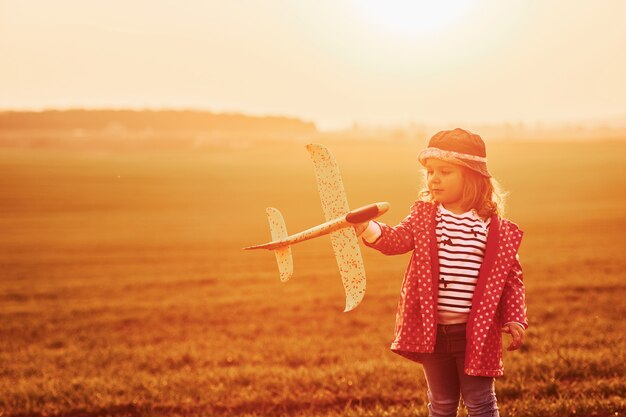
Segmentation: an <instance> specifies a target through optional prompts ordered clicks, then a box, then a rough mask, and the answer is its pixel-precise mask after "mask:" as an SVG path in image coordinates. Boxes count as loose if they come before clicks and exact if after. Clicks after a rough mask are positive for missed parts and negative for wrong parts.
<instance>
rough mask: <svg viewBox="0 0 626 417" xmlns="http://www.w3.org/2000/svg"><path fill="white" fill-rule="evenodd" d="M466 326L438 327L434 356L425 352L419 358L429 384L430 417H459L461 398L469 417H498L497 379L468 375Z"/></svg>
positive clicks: (462, 324) (450, 325) (463, 324)
mask: <svg viewBox="0 0 626 417" xmlns="http://www.w3.org/2000/svg"><path fill="white" fill-rule="evenodd" d="M465 328H466V324H465V323H461V324H449V325H441V324H440V325H438V326H437V341H436V343H435V351H434V352H433V353H422V354H420V359H421V361H422V366H423V368H424V375H425V376H426V382H427V383H428V412H429V414H428V415H429V416H430V417H456V415H457V411H458V407H459V398H460V397H462V398H463V403H464V404H465V407H467V412H468V414H469V416H470V417H499V415H500V414H499V413H498V404H497V400H496V393H495V390H494V378H492V377H484V376H472V375H466V374H465V372H464V364H465V343H466V338H465Z"/></svg>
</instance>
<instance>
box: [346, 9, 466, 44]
mask: <svg viewBox="0 0 626 417" xmlns="http://www.w3.org/2000/svg"><path fill="white" fill-rule="evenodd" d="M353 4H354V6H355V8H356V9H357V10H358V11H359V12H361V13H362V14H363V15H364V17H365V18H366V19H367V20H369V21H371V22H372V23H373V24H374V25H376V26H378V27H380V29H382V30H384V31H386V32H389V33H392V34H395V35H399V36H405V37H412V36H420V35H431V34H434V33H435V32H438V31H441V30H443V29H444V28H447V27H449V26H450V25H452V24H453V23H454V22H455V21H458V20H460V18H461V17H462V16H463V14H464V12H465V11H466V10H467V9H468V8H469V6H470V4H471V0H438V1H433V0H426V1H424V0H386V1H382V0H354V2H353Z"/></svg>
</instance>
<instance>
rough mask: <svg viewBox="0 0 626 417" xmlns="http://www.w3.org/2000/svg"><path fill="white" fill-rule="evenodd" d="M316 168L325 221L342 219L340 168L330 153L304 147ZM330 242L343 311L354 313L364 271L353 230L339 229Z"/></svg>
mask: <svg viewBox="0 0 626 417" xmlns="http://www.w3.org/2000/svg"><path fill="white" fill-rule="evenodd" d="M306 148H307V150H308V151H309V153H310V155H311V159H312V160H313V164H314V165H315V176H316V178H317V189H318V191H319V194H320V199H321V201H322V209H323V210H324V216H325V218H326V221H329V220H332V219H334V218H337V217H340V216H344V215H345V214H346V213H348V212H349V211H350V208H349V206H348V199H347V197H346V192H345V189H344V187H343V180H342V179H341V174H340V173H339V167H338V166H337V163H336V162H335V158H333V155H332V154H331V153H330V151H329V150H328V149H327V148H326V147H324V146H322V145H318V144H310V145H307V147H306ZM330 239H331V242H332V245H333V251H334V252H335V258H336V259H337V266H338V267H339V273H340V274H341V280H342V282H343V288H344V290H345V293H346V308H345V310H344V311H350V310H352V309H354V308H355V307H356V306H357V305H358V304H359V303H360V302H361V300H362V299H363V297H364V296H365V282H366V279H365V267H364V265H363V258H362V257H361V249H360V248H359V243H358V239H357V236H356V233H355V231H354V229H353V228H352V227H346V228H343V229H339V230H337V231H335V232H332V233H331V234H330Z"/></svg>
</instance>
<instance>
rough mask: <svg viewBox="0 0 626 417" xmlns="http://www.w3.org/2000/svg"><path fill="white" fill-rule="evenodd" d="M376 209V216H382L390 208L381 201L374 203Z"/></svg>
mask: <svg viewBox="0 0 626 417" xmlns="http://www.w3.org/2000/svg"><path fill="white" fill-rule="evenodd" d="M376 207H378V215H379V216H380V215H381V214H384V213H386V212H387V211H389V208H390V207H391V206H390V205H389V203H387V202H386V201H383V202H381V203H376Z"/></svg>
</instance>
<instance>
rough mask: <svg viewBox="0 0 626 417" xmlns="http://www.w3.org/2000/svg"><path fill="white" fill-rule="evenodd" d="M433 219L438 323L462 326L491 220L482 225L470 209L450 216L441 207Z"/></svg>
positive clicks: (450, 213)
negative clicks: (435, 222)
mask: <svg viewBox="0 0 626 417" xmlns="http://www.w3.org/2000/svg"><path fill="white" fill-rule="evenodd" d="M436 219H437V226H436V233H437V247H438V254H439V290H438V305H437V314H438V319H439V323H441V324H452V323H464V322H466V321H467V318H468V316H469V312H470V309H471V307H472V298H473V296H474V290H475V288H476V282H477V281H478V271H479V270H480V265H481V264H482V262H483V258H484V256H485V247H486V245H487V231H488V229H489V223H490V221H491V219H487V221H486V222H483V220H482V219H481V218H480V217H479V216H478V214H477V213H476V212H475V211H474V210H472V211H468V212H467V213H463V214H454V213H452V212H451V211H449V210H447V209H446V208H444V207H443V206H442V205H441V204H440V205H439V208H438V210H437V215H436Z"/></svg>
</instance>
